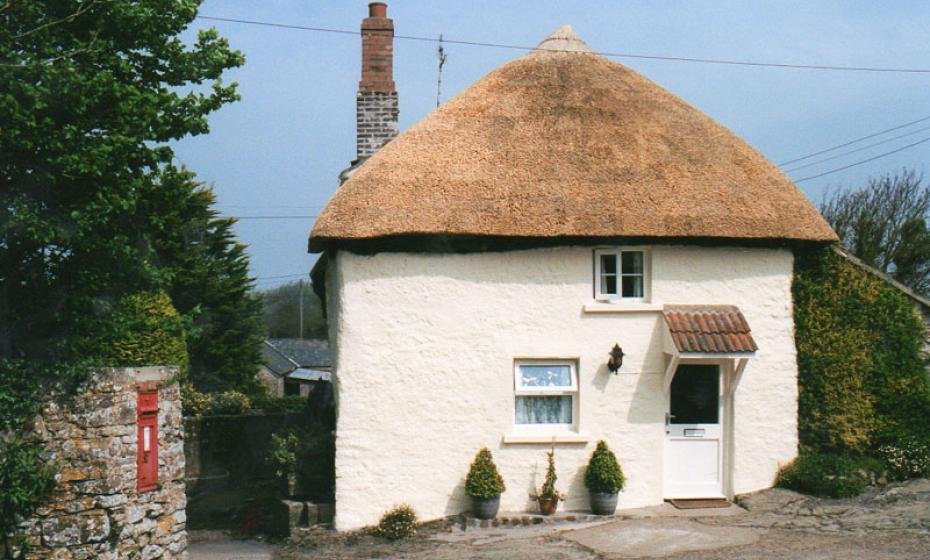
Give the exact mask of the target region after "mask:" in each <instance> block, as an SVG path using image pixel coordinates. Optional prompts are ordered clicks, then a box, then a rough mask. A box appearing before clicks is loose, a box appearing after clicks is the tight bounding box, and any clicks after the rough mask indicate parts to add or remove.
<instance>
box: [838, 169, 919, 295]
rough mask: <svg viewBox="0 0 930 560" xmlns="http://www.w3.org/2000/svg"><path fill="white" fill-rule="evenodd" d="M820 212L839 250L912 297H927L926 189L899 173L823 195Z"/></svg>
mask: <svg viewBox="0 0 930 560" xmlns="http://www.w3.org/2000/svg"><path fill="white" fill-rule="evenodd" d="M820 212H821V213H822V214H823V216H824V218H826V220H827V222H829V223H830V225H831V226H833V229H834V230H836V233H837V235H839V237H840V242H841V243H842V244H843V246H844V247H845V248H846V249H847V250H848V251H850V252H851V253H853V254H854V255H856V256H857V257H859V258H860V259H862V260H863V261H865V262H866V263H867V264H869V265H871V266H873V267H875V268H877V269H879V270H881V271H883V272H886V273H888V274H890V275H892V276H893V277H894V278H895V279H896V280H898V281H899V282H901V283H902V284H904V285H906V286H908V287H910V288H912V289H914V290H915V291H917V292H919V293H922V294H927V293H930V230H928V228H927V220H928V216H930V186H928V185H926V184H924V183H923V176H922V175H918V174H917V173H916V172H914V171H913V170H908V169H905V170H903V171H902V172H901V173H900V174H894V175H892V174H886V175H883V176H881V177H879V178H872V179H869V182H868V184H867V185H866V186H865V187H862V188H859V189H852V190H846V191H839V192H835V193H833V194H828V195H827V196H825V197H824V200H823V202H821V204H820Z"/></svg>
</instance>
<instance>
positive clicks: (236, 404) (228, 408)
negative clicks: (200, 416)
mask: <svg viewBox="0 0 930 560" xmlns="http://www.w3.org/2000/svg"><path fill="white" fill-rule="evenodd" d="M251 408H252V401H251V400H250V399H249V397H247V396H246V395H243V394H242V393H240V392H239V391H224V392H222V393H215V394H213V395H210V408H209V413H210V414H245V413H246V412H248V411H249V409H251Z"/></svg>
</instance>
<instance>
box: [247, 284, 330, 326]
mask: <svg viewBox="0 0 930 560" xmlns="http://www.w3.org/2000/svg"><path fill="white" fill-rule="evenodd" d="M301 294H302V295H301ZM301 297H302V298H303V302H304V308H303V311H304V313H303V316H304V332H303V334H302V335H301V333H299V332H298V331H299V330H300V328H299V321H298V317H299V316H300V300H301ZM262 301H263V302H264V314H263V318H264V322H265V332H266V333H267V335H268V337H270V338H326V318H324V317H323V305H322V303H321V302H320V298H318V297H317V296H316V294H315V293H313V290H312V289H311V288H310V285H309V284H308V283H307V282H303V288H301V283H300V282H291V283H289V284H284V285H283V286H279V287H277V288H274V289H271V290H267V291H265V292H262Z"/></svg>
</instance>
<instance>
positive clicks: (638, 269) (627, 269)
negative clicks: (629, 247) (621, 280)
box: [622, 251, 643, 274]
mask: <svg viewBox="0 0 930 560" xmlns="http://www.w3.org/2000/svg"><path fill="white" fill-rule="evenodd" d="M622 260H623V263H622V264H623V271H622V272H623V274H642V273H643V252H642V251H624V252H623V255H622Z"/></svg>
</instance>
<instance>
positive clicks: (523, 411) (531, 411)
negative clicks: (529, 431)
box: [516, 395, 572, 424]
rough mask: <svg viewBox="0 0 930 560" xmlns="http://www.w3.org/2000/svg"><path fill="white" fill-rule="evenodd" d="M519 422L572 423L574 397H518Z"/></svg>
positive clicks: (517, 415) (517, 412) (517, 420)
mask: <svg viewBox="0 0 930 560" xmlns="http://www.w3.org/2000/svg"><path fill="white" fill-rule="evenodd" d="M516 422H517V424H571V423H572V397H571V396H570V395H558V396H552V397H517V401H516Z"/></svg>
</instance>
